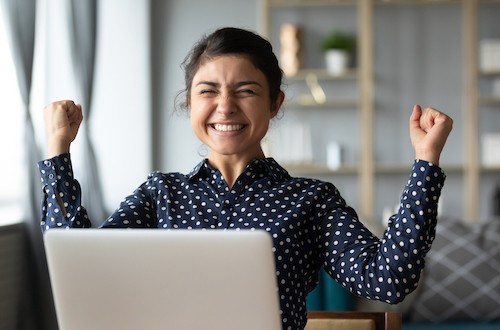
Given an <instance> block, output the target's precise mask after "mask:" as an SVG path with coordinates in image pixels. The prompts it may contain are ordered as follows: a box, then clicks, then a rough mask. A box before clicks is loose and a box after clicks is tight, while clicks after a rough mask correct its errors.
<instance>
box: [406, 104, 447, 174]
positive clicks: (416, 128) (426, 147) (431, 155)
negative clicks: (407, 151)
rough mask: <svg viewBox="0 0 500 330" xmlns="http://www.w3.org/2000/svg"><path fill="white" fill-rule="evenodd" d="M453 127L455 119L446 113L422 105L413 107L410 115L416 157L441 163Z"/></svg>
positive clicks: (412, 141) (437, 163)
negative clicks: (440, 158) (440, 159)
mask: <svg viewBox="0 0 500 330" xmlns="http://www.w3.org/2000/svg"><path fill="white" fill-rule="evenodd" d="M452 127H453V120H452V119H451V118H450V117H448V116H447V115H445V114H444V113H442V112H440V111H438V110H436V109H434V108H426V109H425V110H423V111H422V108H421V107H420V105H418V104H417V105H415V106H414V107H413V113H412V114H411V117H410V138H411V143H412V145H413V148H414V149H415V158H417V159H421V160H426V161H428V162H430V163H433V164H436V165H439V157H440V155H441V151H442V150H443V147H444V145H445V143H446V139H447V138H448V135H449V134H450V132H451V129H452Z"/></svg>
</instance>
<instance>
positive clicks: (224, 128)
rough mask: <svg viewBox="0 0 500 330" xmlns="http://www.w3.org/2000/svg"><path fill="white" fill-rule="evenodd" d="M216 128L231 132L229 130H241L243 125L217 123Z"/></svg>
mask: <svg viewBox="0 0 500 330" xmlns="http://www.w3.org/2000/svg"><path fill="white" fill-rule="evenodd" d="M214 128H215V129H216V130H218V131H222V132H229V131H239V130H240V129H242V128H243V125H223V124H215V125H214Z"/></svg>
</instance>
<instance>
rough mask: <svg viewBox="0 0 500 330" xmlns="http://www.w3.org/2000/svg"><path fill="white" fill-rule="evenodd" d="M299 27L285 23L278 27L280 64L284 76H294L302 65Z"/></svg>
mask: <svg viewBox="0 0 500 330" xmlns="http://www.w3.org/2000/svg"><path fill="white" fill-rule="evenodd" d="M301 36H302V33H301V30H300V28H299V27H298V26H297V25H295V24H291V23H285V24H283V25H282V26H281V29H280V45H281V52H280V62H281V63H280V64H281V68H282V69H283V72H284V73H285V75H286V76H294V75H296V74H297V72H298V71H299V69H301V67H302V40H301Z"/></svg>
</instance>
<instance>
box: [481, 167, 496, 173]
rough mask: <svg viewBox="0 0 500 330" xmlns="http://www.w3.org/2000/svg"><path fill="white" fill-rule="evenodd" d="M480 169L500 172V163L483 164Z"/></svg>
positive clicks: (487, 171)
mask: <svg viewBox="0 0 500 330" xmlns="http://www.w3.org/2000/svg"><path fill="white" fill-rule="evenodd" d="M480 170H481V172H484V173H500V165H496V166H495V165H481V167H480Z"/></svg>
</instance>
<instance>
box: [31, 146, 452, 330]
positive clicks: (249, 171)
mask: <svg viewBox="0 0 500 330" xmlns="http://www.w3.org/2000/svg"><path fill="white" fill-rule="evenodd" d="M38 166H39V169H40V173H41V176H42V182H43V184H44V185H43V191H44V199H43V210H42V214H43V216H42V221H41V227H42V230H43V231H45V230H48V229H49V228H57V227H65V228H68V227H70V228H74V227H89V226H90V221H89V219H88V217H87V213H86V210H85V208H83V207H82V205H81V202H80V196H81V192H80V186H79V184H78V182H77V181H76V180H75V179H74V178H73V174H72V166H71V160H70V156H69V154H64V155H61V156H58V157H55V158H52V159H49V160H45V161H41V162H39V163H38ZM444 179H445V176H444V173H443V172H442V171H441V169H440V168H439V167H438V166H435V165H432V164H430V163H427V162H424V161H418V160H417V161H415V163H414V166H413V170H412V174H411V176H410V179H409V180H408V183H407V185H406V187H405V190H404V192H403V194H402V196H401V205H400V209H399V212H398V214H395V215H394V216H392V217H391V219H390V221H389V228H388V230H387V231H386V232H385V234H384V236H383V237H382V238H381V239H378V238H377V237H375V236H373V235H372V234H371V233H370V232H369V231H368V230H367V229H366V228H365V227H364V226H363V224H362V223H361V222H360V221H359V220H358V217H357V215H356V213H355V211H354V210H353V209H352V208H350V207H349V206H348V205H347V204H346V203H345V201H344V200H343V198H342V197H341V196H340V194H339V192H338V190H337V189H336V188H335V186H334V185H333V184H331V183H327V182H323V181H319V180H315V179H306V178H292V177H290V175H289V174H288V173H287V172H286V170H284V169H283V168H282V167H280V166H279V165H278V164H277V163H276V162H275V161H274V160H273V159H272V158H268V159H262V160H255V161H253V162H252V163H251V164H249V165H248V167H247V168H246V170H245V171H244V172H243V173H242V174H241V175H240V177H239V178H238V180H237V182H236V183H235V184H234V186H233V187H232V188H231V189H230V188H229V187H228V186H227V184H226V183H225V181H224V178H223V177H222V175H221V173H220V172H219V171H218V170H217V169H215V168H212V167H211V166H210V165H209V164H208V163H207V162H206V161H203V162H201V163H200V164H199V165H198V166H197V167H196V168H195V169H194V170H193V171H192V172H191V173H190V174H189V175H183V174H179V173H168V174H164V173H160V172H155V173H152V174H150V175H149V177H148V179H147V181H146V182H144V183H143V184H142V185H141V186H140V187H139V188H138V189H137V190H136V191H135V192H134V193H133V194H131V195H130V196H128V197H126V198H125V199H124V200H123V201H122V202H121V204H120V207H119V208H118V209H117V210H116V211H115V212H114V213H113V214H112V215H111V216H110V217H109V218H108V219H107V220H106V221H104V223H103V224H102V225H101V227H103V228H117V227H119V228H123V227H126V228H165V229H176V228H184V229H236V230H241V229H250V230H257V229H259V230H265V231H267V232H269V233H270V235H272V238H273V242H274V254H275V260H276V269H277V278H278V284H279V294H280V304H281V311H282V321H283V329H302V328H303V327H304V326H305V323H306V296H307V294H308V293H309V292H310V291H311V290H312V289H313V288H314V287H315V286H316V283H317V276H318V271H319V269H320V268H321V267H324V268H325V269H326V271H327V272H328V273H329V274H330V276H332V277H333V278H334V279H335V280H336V281H338V282H339V283H341V284H342V285H343V286H344V287H346V288H347V289H348V290H350V291H351V292H352V293H354V294H356V295H359V296H363V297H366V298H369V299H377V300H382V301H385V302H388V303H397V302H400V301H401V300H402V299H403V298H404V297H405V296H406V295H407V294H408V293H409V292H411V291H413V290H414V289H415V288H416V286H417V284H418V280H419V277H420V272H421V270H422V269H423V267H424V257H425V254H426V253H427V251H428V250H429V249H430V247H431V243H432V240H433V239H434V234H435V225H436V216H437V201H438V198H439V195H440V192H441V187H442V184H443V182H444ZM56 195H58V196H59V197H60V199H61V200H62V201H63V203H64V206H65V208H66V214H62V213H63V212H61V210H60V207H59V204H58V202H57V200H56Z"/></svg>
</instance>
